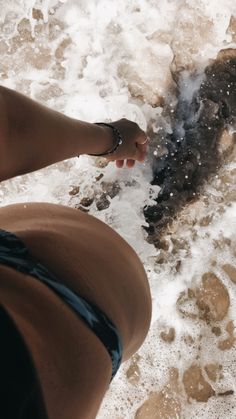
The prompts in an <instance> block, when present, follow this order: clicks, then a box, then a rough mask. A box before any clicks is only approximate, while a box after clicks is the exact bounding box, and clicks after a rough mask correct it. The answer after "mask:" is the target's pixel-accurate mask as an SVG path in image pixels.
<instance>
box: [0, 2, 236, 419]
mask: <svg viewBox="0 0 236 419" xmlns="http://www.w3.org/2000/svg"><path fill="white" fill-rule="evenodd" d="M0 6H1V13H0V54H1V62H0V81H1V84H2V85H4V86H7V87H10V88H13V89H16V90H18V91H20V92H22V93H24V94H26V95H29V96H30V97H32V98H34V99H36V100H38V101H40V102H41V103H43V104H45V105H47V106H49V107H52V108H53V109H56V110H58V111H61V112H63V113H66V114H67V115H69V116H72V117H76V118H79V119H82V120H87V121H90V122H94V121H101V120H108V121H109V120H110V121H111V120H115V119H118V118H122V117H126V118H129V119H131V120H134V121H136V122H137V123H139V124H140V126H141V127H142V128H143V129H148V131H149V133H150V138H151V144H150V150H149V155H148V158H147V160H146V162H145V164H136V166H135V168H134V169H132V170H129V169H122V170H118V169H117V168H116V167H115V165H114V164H112V163H110V164H109V165H106V163H105V162H104V160H102V159H93V158H90V157H86V156H83V157H80V158H79V159H77V158H76V159H71V160H70V161H66V162H63V163H60V164H56V165H53V166H51V167H49V168H45V169H43V170H41V171H38V172H35V173H32V174H29V175H25V176H21V177H18V178H15V179H13V180H10V181H7V182H3V183H2V184H1V186H0V205H1V206H3V205H7V204H10V203H14V202H25V201H44V202H53V203H60V204H63V205H69V206H71V207H76V208H82V209H83V210H85V211H89V212H90V213H91V214H93V215H95V216H96V217H98V218H100V219H101V220H103V221H105V222H106V223H108V224H109V225H110V226H111V227H113V228H114V229H115V230H116V231H117V232H119V233H120V234H121V235H122V236H123V237H124V238H125V239H126V240H127V241H128V242H129V243H130V244H131V245H132V246H133V248H134V249H135V250H136V251H137V253H138V254H139V256H140V258H141V260H142V261H143V263H144V265H145V268H146V271H147V273H148V277H149V282H150V286H151V292H152V298H153V318H152V325H151V328H150V332H149V334H148V336H147V339H146V341H145V342H144V344H143V346H142V347H141V348H140V350H139V351H138V353H137V354H136V355H134V356H133V357H132V359H131V360H130V361H128V362H127V363H126V364H124V365H123V366H122V368H121V369H120V372H119V373H118V375H117V377H116V379H115V380H114V382H113V383H112V384H111V385H110V388H109V390H108V392H107V394H106V396H105V398H104V401H103V403H102V406H101V409H100V411H99V414H98V418H99V419H106V418H114V419H131V418H138V419H140V418H141V419H174V418H184V419H190V418H191V419H192V418H204V419H216V418H222V419H233V418H235V417H236V402H235V391H236V381H235V380H236V354H235V333H234V324H235V320H236V315H235V312H236V289H235V287H236V250H235V249H236V192H235V180H236V156H235V153H236V152H235V145H234V137H233V132H234V131H235V128H234V125H233V124H232V125H231V126H230V129H229V130H228V131H227V130H225V131H224V132H223V133H221V135H220V139H219V141H218V143H217V147H220V148H221V151H222V150H223V151H222V153H223V158H222V161H221V163H220V164H219V165H218V166H217V167H216V170H215V172H214V173H212V175H211V176H210V177H208V178H207V179H206V182H205V183H203V184H202V186H201V190H200V193H199V195H198V197H197V199H195V200H194V201H190V202H188V203H186V205H184V207H183V209H182V210H181V211H179V212H178V214H177V215H176V217H175V218H174V220H173V222H172V223H171V224H169V225H168V226H165V229H164V231H162V233H161V236H160V240H159V243H158V247H157V246H154V244H153V240H152V239H151V238H150V236H149V237H148V233H147V232H146V231H145V229H144V228H143V227H148V223H147V220H145V218H144V214H143V208H144V207H146V206H152V205H156V201H155V198H156V197H157V195H158V193H159V192H160V186H158V185H152V184H151V181H152V179H153V165H154V162H155V157H156V155H160V153H165V140H164V138H165V135H166V134H171V133H172V130H173V119H174V118H175V113H174V109H175V108H176V105H177V103H178V100H179V98H184V99H185V100H186V101H187V103H191V98H192V97H193V95H194V92H196V91H197V90H198V89H199V86H200V84H201V82H202V81H203V80H204V77H205V74H204V70H205V68H206V66H207V65H209V64H210V63H213V62H214V60H215V59H216V58H217V55H218V54H219V52H220V51H221V50H223V49H229V48H230V49H231V50H234V49H235V48H236V3H235V1H234V0H224V1H223V0H219V1H217V2H216V0H208V1H206V0H202V1H199V2H195V1H193V0H163V1H161V2H160V1H157V0H133V1H131V2H127V1H125V0H120V1H119V2H117V1H114V0H99V1H98V0H89V1H85V0H77V1H76V0H63V1H62V0H61V1H58V0H38V1H35V0H9V1H8V2H5V1H3V0H0ZM225 59H227V58H225ZM194 73H195V74H196V77H195V78H194V82H193V78H192V76H191V75H192V74H194ZM179 77H182V80H183V83H182V84H180V85H181V91H180V92H178V83H177V80H178V79H179ZM160 138H163V141H162V142H161V141H160V142H159V143H158V144H157V139H158V141H159V140H160ZM210 157H211V156H209V161H210ZM200 163H201V162H200ZM131 220H132V222H131Z"/></svg>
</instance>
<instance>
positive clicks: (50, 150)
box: [0, 87, 146, 181]
mask: <svg viewBox="0 0 236 419" xmlns="http://www.w3.org/2000/svg"><path fill="white" fill-rule="evenodd" d="M113 125H115V126H116V127H117V128H118V129H119V130H120V132H121V134H122V135H123V136H124V139H125V141H124V143H123V144H122V146H120V147H118V149H117V151H116V152H115V153H114V155H112V156H109V160H118V164H117V165H118V166H121V163H120V162H121V161H122V160H123V159H125V158H127V159H128V166H130V167H131V166H132V165H133V163H134V160H140V161H143V160H144V158H145V153H146V145H145V146H144V145H141V144H142V143H144V142H145V138H146V137H145V133H144V132H143V131H142V130H141V129H140V128H139V127H138V126H137V124H135V123H133V122H131V121H127V120H125V119H122V120H120V121H117V122H115V123H113ZM113 144H114V138H113V133H112V130H111V129H110V128H109V127H105V126H98V125H95V124H91V123H87V122H82V121H78V120H76V119H73V118H69V117H67V116H65V115H63V114H61V113H59V112H56V111H53V110H51V109H49V108H46V107H45V106H42V105H40V104H39V103H37V102H35V101H33V100H31V99H29V98H27V97H25V96H24V95H22V94H20V93H17V92H15V91H13V90H10V89H7V88H4V87H0V181H2V180H5V179H8V178H11V177H14V176H17V175H20V174H23V173H27V172H31V171H34V170H37V169H40V168H42V167H45V166H48V165H50V164H53V163H56V162H59V161H61V160H65V159H68V158H71V157H75V156H78V155H80V154H101V153H105V152H106V151H107V150H109V149H111V148H112V147H113Z"/></svg>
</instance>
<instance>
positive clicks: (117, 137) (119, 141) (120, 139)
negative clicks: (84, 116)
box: [89, 122, 124, 157]
mask: <svg viewBox="0 0 236 419" xmlns="http://www.w3.org/2000/svg"><path fill="white" fill-rule="evenodd" d="M95 125H105V126H106V127H109V128H111V129H112V131H113V137H114V139H115V142H116V143H115V145H114V146H113V147H112V148H111V149H110V150H108V151H106V153H101V154H89V155H90V156H97V157H103V156H109V155H111V154H113V153H115V151H116V150H117V148H118V147H119V146H120V145H121V144H123V141H124V139H123V137H122V135H121V133H120V131H119V130H118V129H117V128H116V127H114V126H113V125H111V124H108V123H106V122H96V123H95Z"/></svg>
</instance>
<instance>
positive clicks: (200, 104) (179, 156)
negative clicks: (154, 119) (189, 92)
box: [144, 49, 236, 242]
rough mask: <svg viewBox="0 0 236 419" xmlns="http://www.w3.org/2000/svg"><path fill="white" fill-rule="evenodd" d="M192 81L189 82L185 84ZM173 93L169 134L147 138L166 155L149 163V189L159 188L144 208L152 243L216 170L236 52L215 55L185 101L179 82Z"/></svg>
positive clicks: (233, 89) (231, 108) (229, 115)
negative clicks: (175, 97) (152, 201)
mask: <svg viewBox="0 0 236 419" xmlns="http://www.w3.org/2000/svg"><path fill="white" fill-rule="evenodd" d="M197 77H199V76H197V75H196V74H194V75H192V76H190V79H189V80H188V81H189V83H194V80H195V79H197ZM185 82H186V80H185ZM177 87H178V91H179V95H178V97H179V99H178V103H177V106H176V109H175V111H174V118H173V123H172V130H173V133H172V134H167V135H166V136H165V137H164V138H163V136H162V138H160V135H159V136H158V135H156V136H155V135H154V138H153V144H155V145H156V144H158V145H159V147H160V148H162V149H163V148H164V149H165V150H166V153H165V154H164V155H162V156H157V157H156V158H154V162H153V175H154V177H153V181H152V184H154V185H159V186H160V187H161V190H160V192H159V195H158V197H157V198H156V205H154V206H148V207H145V208H144V214H145V218H146V220H147V221H148V223H149V227H148V228H147V231H148V232H149V235H150V240H152V241H153V242H155V241H156V237H158V236H159V235H160V233H161V232H162V231H163V230H164V229H165V228H166V226H167V225H168V224H169V223H171V222H172V220H173V218H174V217H175V216H176V215H177V214H178V213H179V211H180V210H181V209H182V208H183V207H184V206H185V205H186V204H187V203H188V202H191V201H192V200H193V199H196V198H197V197H198V195H199V193H200V191H201V187H202V185H203V184H204V182H205V181H206V180H208V179H209V177H210V176H212V175H213V174H214V173H216V172H217V170H218V168H219V167H220V165H221V164H222V161H223V159H224V155H223V153H222V152H221V151H220V147H219V143H220V139H221V136H222V134H223V132H224V131H225V129H227V127H229V126H230V125H232V124H234V123H235V121H236V50H233V49H227V50H222V51H221V52H220V53H219V55H218V57H217V59H216V60H215V61H214V62H213V63H211V64H210V65H209V66H208V67H207V68H206V70H205V78H204V81H202V83H201V85H200V87H199V89H198V90H197V92H196V93H194V95H193V97H192V98H191V100H187V99H186V98H184V95H183V94H182V93H181V91H182V89H183V78H182V79H181V77H179V78H178V81H177Z"/></svg>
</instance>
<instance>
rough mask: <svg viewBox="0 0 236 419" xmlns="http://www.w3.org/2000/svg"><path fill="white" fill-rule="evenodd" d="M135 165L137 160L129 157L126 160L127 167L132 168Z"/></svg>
mask: <svg viewBox="0 0 236 419" xmlns="http://www.w3.org/2000/svg"><path fill="white" fill-rule="evenodd" d="M134 165H135V160H133V159H127V161H126V166H127V167H129V168H131V167H134Z"/></svg>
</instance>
